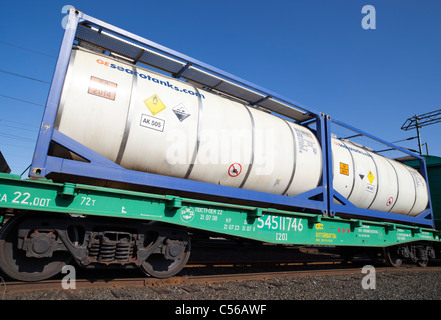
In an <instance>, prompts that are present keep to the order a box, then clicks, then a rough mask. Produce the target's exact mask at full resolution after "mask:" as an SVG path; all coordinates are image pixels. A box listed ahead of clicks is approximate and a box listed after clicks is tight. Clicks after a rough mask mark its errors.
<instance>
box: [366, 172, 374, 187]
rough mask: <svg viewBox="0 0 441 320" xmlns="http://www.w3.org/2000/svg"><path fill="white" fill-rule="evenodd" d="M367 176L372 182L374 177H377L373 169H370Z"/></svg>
mask: <svg viewBox="0 0 441 320" xmlns="http://www.w3.org/2000/svg"><path fill="white" fill-rule="evenodd" d="M367 177H368V179H369V182H370V183H371V184H372V182H373V181H374V179H375V177H374V174H373V173H372V171H369V173H368V176H367Z"/></svg>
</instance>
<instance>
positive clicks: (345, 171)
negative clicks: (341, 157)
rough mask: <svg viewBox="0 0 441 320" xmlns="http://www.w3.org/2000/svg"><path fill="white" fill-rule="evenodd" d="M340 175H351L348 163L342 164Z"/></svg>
mask: <svg viewBox="0 0 441 320" xmlns="http://www.w3.org/2000/svg"><path fill="white" fill-rule="evenodd" d="M340 174H344V175H345V176H348V175H349V165H347V164H346V163H343V162H340Z"/></svg>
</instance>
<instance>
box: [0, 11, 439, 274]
mask: <svg viewBox="0 0 441 320" xmlns="http://www.w3.org/2000/svg"><path fill="white" fill-rule="evenodd" d="M336 127H338V128H343V130H345V131H348V132H352V134H351V135H349V136H340V137H339V136H337V135H335V134H334V130H335V128H336ZM354 133H355V134H354ZM359 137H364V138H367V139H368V140H369V141H374V142H375V143H377V144H381V145H386V146H387V148H388V149H391V150H395V151H398V152H401V153H404V155H405V156H406V159H405V160H403V158H401V159H392V158H390V157H385V156H383V155H382V152H381V150H380V151H378V150H377V151H375V150H373V149H372V148H369V147H368V146H366V145H364V144H360V143H359V142H355V140H356V139H358V138H359ZM439 167H440V162H439V158H436V157H430V158H428V161H426V159H425V158H423V157H421V156H419V155H416V154H413V153H411V152H409V151H408V150H405V149H402V148H400V147H398V146H395V145H393V144H391V143H388V142H386V141H384V140H382V139H380V138H377V137H375V136H373V135H371V134H369V133H366V132H364V131H362V130H359V129H356V128H354V127H352V126H350V125H348V124H346V123H343V122H341V121H339V120H337V119H334V118H332V117H331V116H329V115H326V114H323V113H321V112H317V111H314V110H311V109H310V108H307V107H305V106H303V105H301V104H299V103H297V102H295V101H292V100H290V99H288V98H285V97H283V96H281V95H279V94H277V93H275V92H272V91H269V90H267V89H265V88H262V87H260V86H258V85H255V84H253V83H250V82H248V81H246V80H243V79H241V78H238V77H235V76H233V75H231V74H229V73H226V72H224V71H222V70H219V69H217V68H215V67H212V66H210V65H207V64H205V63H203V62H201V61H198V60H196V59H193V58H190V57H188V56H186V55H184V54H181V53H178V52H176V51H174V50H171V49H169V48H166V47H163V46H161V45H159V44H156V43H154V42H152V41H149V40H147V39H145V38H142V37H140V36H137V35H135V34H132V33H130V32H127V31H125V30H122V29H120V28H117V27H115V26H112V25H110V24H108V23H105V22H103V21H100V20H98V19H95V18H93V17H90V16H88V15H86V14H85V13H83V12H80V11H78V10H76V9H71V10H70V12H69V16H68V22H67V26H66V29H65V34H64V37H63V41H62V44H61V48H60V52H59V56H58V61H57V64H56V69H55V71H54V76H53V80H52V83H51V87H50V91H49V95H48V99H47V104H46V108H45V112H44V115H43V119H42V123H41V129H40V132H39V136H38V140H37V143H36V147H35V153H34V157H33V161H32V164H31V167H30V172H29V179H20V177H19V176H16V175H12V174H9V173H2V174H0V209H1V211H0V212H1V215H2V216H1V217H2V221H3V222H5V223H4V226H3V227H2V228H1V230H0V269H1V270H2V271H3V272H4V273H5V274H7V275H8V276H10V277H12V278H14V279H18V280H22V281H38V280H42V279H46V278H49V277H52V276H54V275H56V274H57V273H59V272H60V271H61V270H62V268H63V267H64V266H65V265H67V264H70V263H72V264H75V265H76V266H79V267H83V268H110V267H112V268H122V269H127V268H141V269H142V270H143V271H144V272H145V273H146V274H148V275H150V276H154V277H159V278H166V277H170V276H173V275H175V274H177V273H178V272H180V271H181V270H182V268H184V267H185V265H186V263H187V261H188V259H189V256H190V253H191V239H192V236H193V235H195V234H197V233H198V232H204V233H205V234H207V233H209V234H213V235H222V236H225V237H234V238H244V239H250V240H255V241H261V242H268V243H276V244H286V245H332V246H336V247H342V248H360V247H362V248H370V249H376V250H377V251H378V252H381V253H382V254H383V255H384V257H385V259H386V261H388V262H389V263H390V264H391V265H394V266H398V265H399V264H400V263H401V261H402V259H403V258H410V259H411V260H413V261H414V262H416V263H418V264H419V265H421V266H424V265H426V264H427V263H428V261H429V260H430V259H431V258H435V257H436V254H437V253H438V251H439V246H438V244H439V240H440V239H439V236H440V234H439V231H438V230H439V227H440V226H439V219H440V218H439V216H440V214H441V213H440V208H439V197H436V196H435V197H433V195H434V194H437V193H436V192H438V191H439V189H440V186H439V180H436V178H435V177H436V176H437V175H438V176H439ZM428 168H429V170H428ZM437 170H438V171H437ZM437 172H438V173H437ZM432 177H433V178H432ZM429 181H430V188H429V183H428V182H429ZM438 193H439V192H438ZM431 194H432V198H431Z"/></svg>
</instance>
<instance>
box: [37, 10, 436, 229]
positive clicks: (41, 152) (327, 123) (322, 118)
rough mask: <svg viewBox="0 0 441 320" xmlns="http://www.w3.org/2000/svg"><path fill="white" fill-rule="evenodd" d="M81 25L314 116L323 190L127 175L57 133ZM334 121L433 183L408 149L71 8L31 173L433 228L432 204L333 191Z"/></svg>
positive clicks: (319, 187)
mask: <svg viewBox="0 0 441 320" xmlns="http://www.w3.org/2000/svg"><path fill="white" fill-rule="evenodd" d="M80 24H85V25H88V26H95V27H96V28H98V29H99V30H100V31H101V30H106V31H110V32H112V33H113V34H115V35H118V36H121V37H123V38H125V39H129V40H130V41H132V42H133V43H135V44H137V45H141V46H143V47H147V48H154V49H155V50H156V51H158V52H162V53H165V54H167V55H168V56H171V57H176V58H178V59H180V60H181V61H185V62H187V66H188V65H194V66H200V67H202V68H203V69H204V70H209V71H210V72H212V73H213V74H215V75H219V76H222V77H223V78H224V79H227V80H229V81H233V82H234V83H236V84H239V85H244V86H246V87H248V88H251V89H253V90H257V91H259V92H261V93H264V94H265V95H266V98H268V97H271V98H276V99H278V100H279V101H283V102H284V103H286V104H287V105H289V106H292V107H294V108H296V109H298V110H302V111H303V112H305V114H308V115H309V116H310V119H309V120H306V121H303V122H299V121H295V122H297V123H299V124H302V125H305V126H307V125H311V124H315V131H316V136H317V139H318V140H319V143H320V144H321V146H322V157H323V159H322V160H323V172H322V179H321V182H320V184H319V186H318V187H317V188H315V189H313V190H310V191H308V192H305V193H302V194H299V195H296V196H283V195H276V194H270V193H264V192H258V191H252V190H246V189H239V188H233V187H227V186H220V185H216V184H209V183H204V182H198V181H192V180H186V179H181V178H175V177H169V176H162V175H157V174H152V173H146V172H138V171H132V170H127V169H124V168H122V167H121V166H119V165H117V164H116V163H114V162H112V161H110V160H108V159H106V158H105V157H103V156H101V155H99V154H98V153H96V152H94V151H92V150H90V149H88V148H87V147H85V146H83V145H81V144H80V143H78V142H76V141H75V140H73V139H71V138H69V137H68V136H66V135H64V134H63V133H61V132H59V131H58V130H56V129H55V128H54V123H55V118H56V115H57V111H58V105H59V101H60V98H61V93H62V90H63V85H64V79H65V76H66V72H67V68H68V65H69V59H70V55H71V52H72V47H73V45H74V43H75V35H76V32H77V28H78V26H79V25H80ZM332 122H334V123H337V124H339V125H342V126H345V127H347V128H349V129H351V130H354V131H356V132H358V133H360V134H362V135H365V136H368V137H370V138H373V139H375V140H377V141H380V142H382V143H384V144H386V145H388V146H390V147H391V148H394V149H397V150H400V151H403V152H405V153H407V154H410V155H412V156H414V157H416V158H417V159H419V160H420V171H421V173H422V174H423V176H424V177H425V178H426V180H427V171H426V166H425V162H424V159H423V158H421V157H419V156H417V155H415V154H413V153H410V152H408V151H407V150H403V149H401V148H399V147H396V146H393V145H392V144H389V143H387V142H385V141H383V140H381V139H378V138H375V137H373V136H371V135H369V134H367V133H365V132H362V131H360V130H358V129H355V128H352V127H350V126H349V125H346V124H344V123H342V122H339V121H337V120H334V119H332V120H331V118H330V117H329V116H327V115H324V114H323V113H319V112H315V111H312V110H311V109H309V108H308V109H307V108H306V107H304V106H302V105H300V104H298V103H296V102H295V101H292V100H290V99H287V98H285V97H282V96H280V95H278V94H276V93H274V92H272V91H269V90H266V89H264V88H262V87H260V86H257V85H255V84H253V83H250V82H248V81H245V80H243V79H241V78H238V77H235V76H233V75H231V74H229V73H227V72H224V71H222V70H219V69H217V68H214V67H212V66H210V65H207V64H205V63H203V62H200V61H198V60H195V59H193V58H190V57H188V56H186V55H183V54H181V53H178V52H176V51H174V50H171V49H169V48H166V47H164V46H161V45H159V44H156V43H154V42H152V41H150V40H147V39H145V38H142V37H139V36H137V35H134V34H132V33H129V32H127V31H124V30H122V29H120V28H117V27H115V26H112V25H110V24H108V23H105V22H103V21H100V20H98V19H95V18H93V17H90V16H88V15H86V14H84V13H82V12H80V11H77V10H75V9H71V10H70V12H69V17H68V22H67V25H66V28H65V33H64V36H63V41H62V44H61V48H60V52H59V55H58V60H57V64H56V68H55V72H54V75H53V79H52V83H51V87H50V90H49V95H48V99H47V103H46V109H45V112H44V115H43V119H42V124H41V129H40V132H39V136H38V140H37V143H36V147H35V152H34V158H33V162H32V164H31V169H30V171H29V176H30V177H31V178H45V177H48V176H50V174H51V173H61V174H66V175H72V176H80V177H86V178H94V179H101V180H111V181H116V182H122V183H128V184H133V185H142V186H148V187H157V188H161V189H169V190H176V191H185V192H191V193H195V194H203V195H210V196H218V197H224V198H234V199H240V200H246V201H254V202H259V203H267V204H271V205H272V204H275V205H283V206H289V207H292V208H306V209H312V210H317V211H320V212H321V213H322V214H324V215H329V216H333V215H339V214H341V213H342V214H351V215H358V216H362V217H363V216H364V217H372V218H380V219H388V220H396V221H402V222H406V223H411V224H419V225H428V226H432V227H433V226H434V221H433V215H432V209H431V204H430V203H429V206H428V209H427V210H425V211H424V212H423V213H421V214H420V215H419V216H418V217H409V216H404V215H398V214H390V213H386V212H380V211H374V210H368V209H360V208H357V207H355V206H354V205H353V204H351V203H350V202H348V201H347V200H346V199H344V198H343V197H342V196H341V195H340V194H339V193H338V192H337V191H336V190H334V188H333V187H332V153H331V147H330V146H331V123H332ZM51 142H55V143H58V144H60V145H61V146H63V147H65V148H67V149H69V150H71V151H72V152H74V153H76V154H78V155H80V156H81V157H83V158H85V159H87V160H88V161H89V162H83V161H75V160H69V159H64V158H58V157H54V156H50V155H49V147H50V144H51ZM334 198H336V199H338V200H339V201H340V202H341V203H342V204H335V203H334V201H333V199H334Z"/></svg>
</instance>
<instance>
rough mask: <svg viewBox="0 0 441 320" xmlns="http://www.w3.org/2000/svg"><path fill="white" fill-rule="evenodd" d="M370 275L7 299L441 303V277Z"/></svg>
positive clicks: (406, 273)
mask: <svg viewBox="0 0 441 320" xmlns="http://www.w3.org/2000/svg"><path fill="white" fill-rule="evenodd" d="M366 276H372V274H371V273H367V274H362V273H360V274H345V275H327V276H298V277H297V276H295V277H289V278H288V277H284V278H274V279H270V280H265V281H263V280H259V281H257V280H249V281H248V280H247V281H237V282H220V283H213V284H192V285H184V284H183V285H164V286H157V287H148V286H147V287H125V288H88V289H82V288H81V289H75V290H72V289H70V290H63V289H60V290H41V291H30V292H21V293H11V294H4V293H3V292H4V289H2V291H1V293H0V294H2V296H1V298H2V299H3V300H180V301H185V300H201V301H202V300H204V301H206V300H439V299H440V298H441V286H440V284H441V272H439V271H430V270H428V269H421V270H418V271H399V272H398V271H388V272H377V273H376V274H375V282H372V280H371V281H369V282H367V281H366V279H365V283H366V284H368V285H370V286H371V287H375V288H373V289H364V288H363V278H364V277H366ZM374 284H375V286H374Z"/></svg>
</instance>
